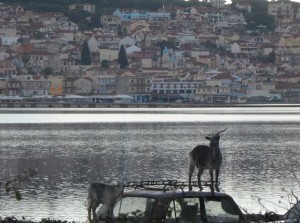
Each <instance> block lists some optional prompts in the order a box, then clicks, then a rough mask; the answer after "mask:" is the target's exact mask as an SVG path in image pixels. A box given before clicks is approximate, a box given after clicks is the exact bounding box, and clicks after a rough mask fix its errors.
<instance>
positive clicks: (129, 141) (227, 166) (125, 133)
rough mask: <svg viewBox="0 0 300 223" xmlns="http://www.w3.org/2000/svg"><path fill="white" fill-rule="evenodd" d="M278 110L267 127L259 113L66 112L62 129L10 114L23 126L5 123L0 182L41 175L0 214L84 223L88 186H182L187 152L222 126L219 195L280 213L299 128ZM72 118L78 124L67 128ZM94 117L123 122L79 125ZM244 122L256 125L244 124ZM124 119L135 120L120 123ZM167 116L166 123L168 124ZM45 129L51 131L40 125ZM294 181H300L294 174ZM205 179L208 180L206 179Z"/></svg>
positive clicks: (291, 185) (0, 129)
mask: <svg viewBox="0 0 300 223" xmlns="http://www.w3.org/2000/svg"><path fill="white" fill-rule="evenodd" d="M273 110H274V109H273ZM279 110H280V112H278V111H276V110H274V111H273V113H277V115H271V116H272V120H275V121H274V122H270V120H271V119H268V118H269V115H267V114H264V115H263V117H262V113H263V112H258V113H257V114H255V113H253V114H251V115H249V113H246V112H245V114H239V115H237V114H230V113H228V114H224V111H223V110H222V111H218V112H217V111H216V112H215V113H219V114H213V115H210V114H202V113H201V112H199V111H197V110H194V109H192V110H191V111H190V112H188V110H185V112H184V114H180V112H178V111H177V112H174V113H171V114H169V113H168V112H165V111H164V112H162V114H156V113H155V112H154V114H149V113H143V112H142V113H141V114H130V113H129V114H128V113H124V114H123V113H122V114H115V113H113V114H102V113H101V114H94V113H89V114H88V115H86V114H85V115H82V114H73V113H71V114H63V116H64V118H66V121H65V122H64V123H55V121H52V119H53V120H54V117H53V116H52V115H54V116H60V115H58V114H12V115H13V117H10V116H9V115H8V114H7V117H8V119H9V120H15V122H16V119H15V118H16V116H14V115H18V116H20V117H22V120H26V121H27V123H23V124H13V123H15V122H12V121H10V122H7V123H10V124H2V125H1V126H0V135H1V141H0V154H1V156H0V170H1V176H3V178H4V179H8V178H9V177H10V176H12V175H14V174H16V173H21V172H22V171H23V170H24V168H27V167H32V166H33V167H37V168H38V169H39V173H40V174H39V176H38V178H37V179H36V183H33V184H30V187H29V186H27V187H26V188H25V189H26V191H25V192H26V193H25V194H24V195H25V196H24V199H23V200H22V201H21V202H19V203H16V202H15V200H14V199H13V198H8V197H5V199H6V200H5V206H3V207H2V208H1V214H2V215H16V216H25V217H28V218H33V219H37V220H39V219H41V218H47V217H50V218H55V219H66V220H76V221H84V220H86V208H85V205H84V204H85V199H86V188H87V185H88V183H89V182H91V181H104V182H115V181H117V180H119V181H121V180H155V179H179V180H185V181H186V180H187V173H188V153H189V151H191V150H192V148H193V147H194V146H196V145H197V144H200V143H201V144H203V143H205V144H206V143H207V142H206V141H205V139H204V136H205V135H207V134H209V133H210V132H211V131H218V130H220V129H223V128H224V127H227V128H228V130H227V131H226V132H225V133H224V134H223V135H222V139H221V148H222V150H223V155H224V161H223V162H224V163H223V166H222V172H221V175H220V180H221V189H222V190H223V191H225V192H227V193H229V194H230V195H232V196H233V197H234V199H235V200H236V201H237V202H238V203H239V204H240V205H241V206H242V207H243V208H246V209H247V210H249V211H259V210H260V209H262V206H260V205H259V204H258V202H257V201H256V198H257V197H259V198H262V203H263V205H265V206H266V208H268V209H269V210H273V211H281V212H283V211H284V210H285V209H286V208H287V205H288V204H287V202H286V201H287V197H286V195H287V194H288V192H284V191H282V188H285V189H286V190H287V191H290V190H293V191H295V193H296V194H297V193H298V194H299V192H300V190H299V186H298V185H297V182H296V180H295V179H294V177H293V176H292V166H297V165H299V157H300V156H299V149H298V138H299V137H298V134H299V129H300V123H299V120H298V119H299V115H296V114H293V115H289V114H281V112H282V110H281V109H279ZM296 112H297V111H296V110H293V111H292V112H291V113H296ZM194 113H197V114H194ZM233 113H235V112H233ZM74 115H77V117H81V118H77V119H76V121H74V120H73V118H74ZM149 115H150V116H151V117H150V116H149ZM152 115H154V116H152ZM90 116H92V117H90ZM95 116H97V117H101V120H106V119H105V118H104V117H106V118H107V116H109V117H110V118H112V117H113V118H115V117H118V116H122V118H119V119H118V120H122V121H116V120H115V121H116V122H115V123H113V122H112V121H113V120H111V122H109V123H107V122H106V121H101V122H95V123H92V121H91V122H86V121H85V120H94V119H95ZM199 116H200V117H202V118H203V117H205V120H203V119H202V118H201V119H200V118H199ZM216 116H218V117H219V119H218V120H216V119H215V118H216ZM238 116H240V117H239V118H238V119H237V117H238ZM251 116H252V119H255V121H251V120H252V119H251V118H250V119H249V117H251ZM291 116H294V117H293V118H290V117H291ZM33 117H34V118H33ZM67 117H68V118H67ZM125 117H126V119H125ZM129 117H131V118H132V119H134V120H135V121H134V122H132V121H131V119H128V120H127V118H129ZM154 117H155V118H157V120H156V119H155V118H154ZM166 117H169V121H168V122H167V121H166ZM191 117H193V118H195V120H193V121H192V118H191ZM221 117H222V119H221ZM275 117H276V119H275ZM64 118H62V119H61V120H60V121H59V122H61V121H62V120H64ZM1 119H2V114H1ZM20 119H21V118H20ZM35 120H39V121H38V122H35ZM42 120H44V121H42ZM56 120H58V118H56ZM72 120H73V121H72ZM136 120H141V121H140V122H137V121H136ZM150 120H152V121H150ZM161 120H165V121H161ZM167 120H168V119H167ZM186 120H190V121H186ZM212 120H213V121H212ZM221 120H222V121H221ZM237 120H242V121H237ZM259 120H263V121H259ZM267 120H268V121H267ZM287 120H288V121H287ZM44 122H47V123H50V122H52V124H42V123H44ZM74 122H80V123H74ZM37 123H38V124H37ZM53 123H54V124H53ZM296 174H298V176H299V174H300V173H299V170H298V169H296ZM194 178H195V179H196V175H195V176H194ZM204 178H207V179H208V176H207V174H205V176H204ZM33 190H35V191H36V194H35V193H33V192H32V191H33ZM282 195H283V196H285V197H283V198H282V197H281V196H282ZM279 201H280V202H281V203H280V204H279ZM281 206H284V208H281ZM61 210H63V211H61Z"/></svg>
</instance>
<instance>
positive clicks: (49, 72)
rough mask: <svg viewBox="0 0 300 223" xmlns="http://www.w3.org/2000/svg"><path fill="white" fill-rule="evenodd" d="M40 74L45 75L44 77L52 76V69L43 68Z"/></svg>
mask: <svg viewBox="0 0 300 223" xmlns="http://www.w3.org/2000/svg"><path fill="white" fill-rule="evenodd" d="M42 73H43V74H45V75H51V74H53V68H52V67H45V68H44V69H43V70H42Z"/></svg>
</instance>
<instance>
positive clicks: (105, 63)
mask: <svg viewBox="0 0 300 223" xmlns="http://www.w3.org/2000/svg"><path fill="white" fill-rule="evenodd" d="M108 65H109V61H108V60H102V61H101V68H108Z"/></svg>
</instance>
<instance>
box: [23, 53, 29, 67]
mask: <svg viewBox="0 0 300 223" xmlns="http://www.w3.org/2000/svg"><path fill="white" fill-rule="evenodd" d="M29 59H30V57H29V55H28V53H23V55H22V61H23V63H24V66H26V64H27V63H28V61H29Z"/></svg>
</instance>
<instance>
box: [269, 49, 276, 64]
mask: <svg viewBox="0 0 300 223" xmlns="http://www.w3.org/2000/svg"><path fill="white" fill-rule="evenodd" d="M275 58H276V54H275V52H274V50H273V51H272V52H271V53H269V55H268V61H269V62H270V63H275Z"/></svg>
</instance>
